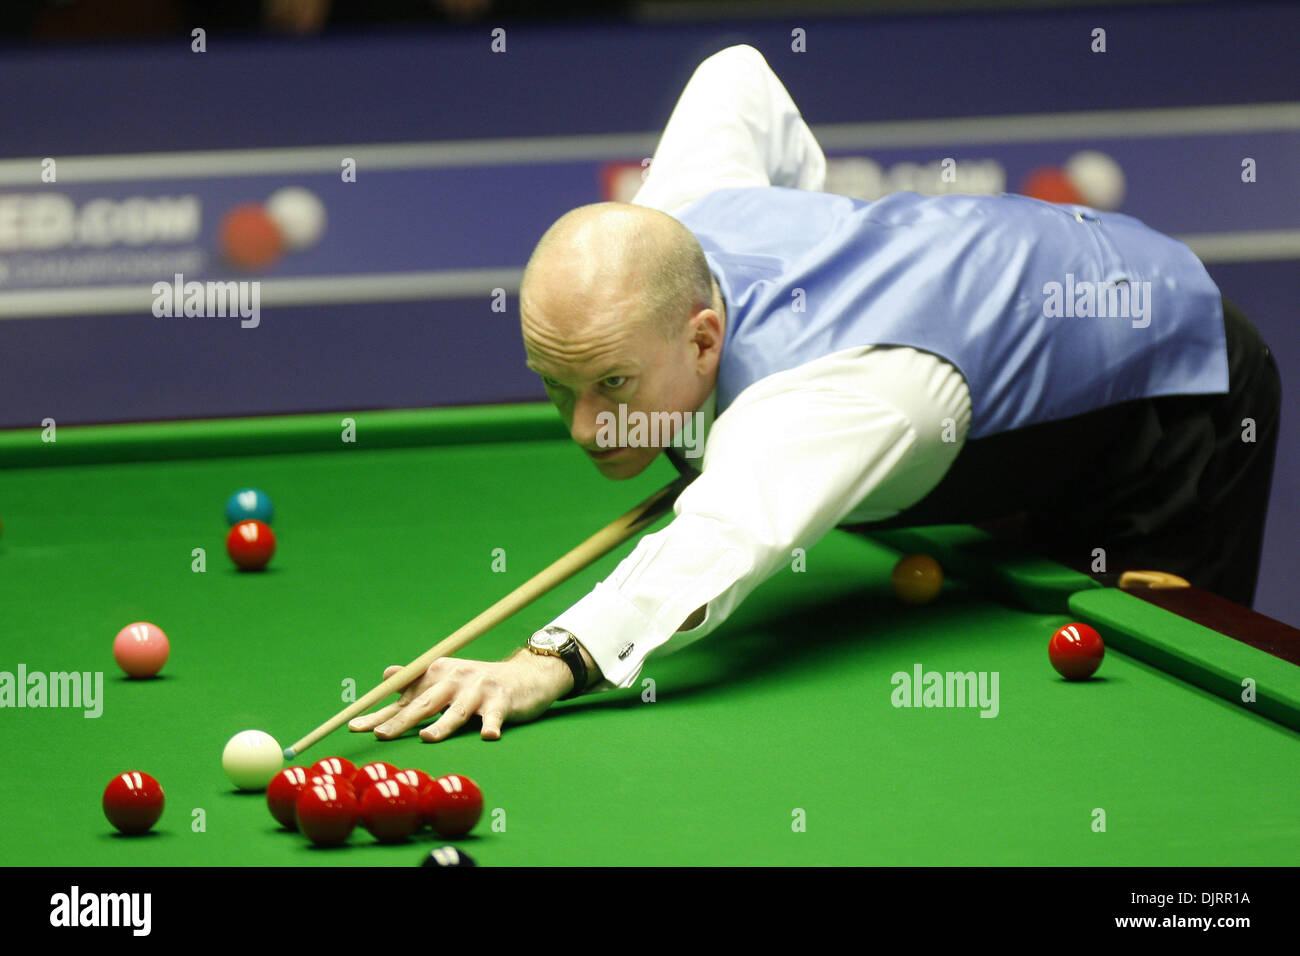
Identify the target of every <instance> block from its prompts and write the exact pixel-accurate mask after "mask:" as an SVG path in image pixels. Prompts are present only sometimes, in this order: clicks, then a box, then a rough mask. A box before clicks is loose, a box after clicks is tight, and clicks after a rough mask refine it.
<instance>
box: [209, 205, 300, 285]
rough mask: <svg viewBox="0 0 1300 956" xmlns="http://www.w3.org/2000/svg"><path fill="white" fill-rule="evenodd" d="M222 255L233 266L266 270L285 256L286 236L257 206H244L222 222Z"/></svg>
mask: <svg viewBox="0 0 1300 956" xmlns="http://www.w3.org/2000/svg"><path fill="white" fill-rule="evenodd" d="M219 238H220V242H221V252H222V254H223V255H224V256H225V257H226V259H227V261H229V262H230V263H231V264H232V265H235V266H239V267H240V268H243V269H265V268H267V267H268V266H271V265H273V264H274V263H275V262H276V260H278V259H279V258H280V256H282V255H283V254H284V233H283V232H282V231H281V230H280V227H279V226H278V225H276V222H275V220H274V219H272V218H271V215H270V213H268V212H267V211H266V209H264V208H263V207H262V206H261V205H259V204H258V203H244V204H242V205H239V206H236V207H235V208H234V209H232V210H230V211H229V212H228V213H226V214H225V216H223V217H222V219H221V230H220V237H219Z"/></svg>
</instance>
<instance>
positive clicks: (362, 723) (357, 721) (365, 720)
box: [348, 664, 419, 732]
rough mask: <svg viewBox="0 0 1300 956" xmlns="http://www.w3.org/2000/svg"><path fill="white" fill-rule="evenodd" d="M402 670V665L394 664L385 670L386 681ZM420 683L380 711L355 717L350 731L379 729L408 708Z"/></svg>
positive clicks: (350, 725) (349, 724)
mask: <svg viewBox="0 0 1300 956" xmlns="http://www.w3.org/2000/svg"><path fill="white" fill-rule="evenodd" d="M401 669H402V666H401V665H400V664H392V665H390V666H389V667H386V668H384V680H388V678H390V677H392V676H393V675H394V674H396V673H397V672H398V671H400V670H401ZM418 683H419V681H415V682H414V683H412V684H410V685H409V686H408V687H407V688H406V689H405V690H403V691H402V695H401V696H400V697H398V698H397V700H395V701H394V702H393V703H391V704H388V705H387V706H384V707H381V708H379V710H376V711H374V712H373V713H369V714H362V715H361V716H360V717H353V718H352V719H351V720H349V721H348V730H351V731H354V732H364V731H367V730H373V729H374V728H375V727H378V726H379V725H380V724H382V723H383V722H384V721H386V720H388V718H390V717H392V716H393V714H395V713H397V712H398V711H399V710H401V709H402V708H403V707H405V706H406V703H407V701H409V700H410V699H411V695H412V694H414V693H415V686H416V684H418Z"/></svg>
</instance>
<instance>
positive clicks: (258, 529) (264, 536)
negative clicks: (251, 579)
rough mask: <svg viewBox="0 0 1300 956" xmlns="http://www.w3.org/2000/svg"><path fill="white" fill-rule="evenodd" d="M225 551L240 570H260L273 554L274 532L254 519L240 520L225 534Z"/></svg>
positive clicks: (268, 526)
mask: <svg viewBox="0 0 1300 956" xmlns="http://www.w3.org/2000/svg"><path fill="white" fill-rule="evenodd" d="M226 553H227V554H229V555H230V560H231V561H234V562H235V564H237V565H239V568H240V570H242V571H260V570H262V569H263V568H264V567H266V565H267V563H268V562H269V561H270V560H271V555H273V554H275V532H274V531H272V530H271V526H270V525H268V524H265V523H264V522H261V521H257V520H255V519H249V520H248V521H241V522H239V524H237V525H235V526H234V527H233V528H231V529H230V533H229V534H227V535H226Z"/></svg>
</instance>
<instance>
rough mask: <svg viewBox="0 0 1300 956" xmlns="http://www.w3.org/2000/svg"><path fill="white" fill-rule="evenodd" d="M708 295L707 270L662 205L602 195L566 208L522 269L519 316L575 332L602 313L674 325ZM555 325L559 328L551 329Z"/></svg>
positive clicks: (687, 234) (667, 328)
mask: <svg viewBox="0 0 1300 956" xmlns="http://www.w3.org/2000/svg"><path fill="white" fill-rule="evenodd" d="M712 302H713V276H712V275H711V274H710V272H709V265H708V262H707V261H706V260H705V258H704V251H703V250H702V249H701V248H700V244H699V242H698V241H697V240H696V238H695V236H693V235H692V234H691V231H690V230H689V229H687V228H686V227H685V226H683V225H682V224H681V223H680V222H678V221H677V220H676V219H674V218H673V217H672V216H669V215H667V214H666V213H662V212H659V211H658V210H656V209H650V208H648V207H646V206H636V205H633V204H631V203H620V202H602V203H593V204H592V205H589V206H579V207H578V208H577V209H574V210H572V211H570V212H568V213H565V214H564V215H563V216H561V217H560V218H559V219H557V220H556V221H555V223H554V224H553V225H552V226H551V227H550V228H549V229H547V230H546V232H545V233H544V234H543V235H542V238H541V239H540V240H539V241H538V243H537V247H536V248H535V249H534V250H533V254H532V256H531V257H530V258H529V260H528V265H527V266H526V267H525V269H524V278H523V284H522V287H521V289H520V304H521V312H522V313H523V315H524V318H525V321H527V320H528V319H529V318H532V317H537V318H540V317H543V316H544V317H546V318H547V319H548V320H549V321H550V322H552V323H559V322H563V323H564V324H565V325H566V326H568V328H567V329H566V331H568V332H571V333H580V332H581V331H582V330H583V328H584V327H585V326H587V325H588V324H589V323H592V322H596V321H600V320H601V319H602V318H604V319H607V320H610V321H621V322H648V323H651V324H653V325H655V326H657V327H658V328H659V329H660V331H662V332H663V334H664V335H672V334H675V333H676V332H677V331H679V330H680V329H681V328H682V326H683V325H684V324H685V323H686V320H687V319H688V318H689V317H690V316H691V315H692V314H693V313H694V312H696V311H697V310H699V309H702V308H707V307H708V306H709V305H710V304H712ZM557 331H558V330H557Z"/></svg>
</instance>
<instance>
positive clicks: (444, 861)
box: [420, 845, 478, 869]
mask: <svg viewBox="0 0 1300 956" xmlns="http://www.w3.org/2000/svg"><path fill="white" fill-rule="evenodd" d="M420 866H432V867H438V868H440V869H441V868H443V867H448V866H478V864H477V863H475V862H474V858H473V857H472V856H470V855H469V854H468V853H462V852H461V851H460V850H458V849H456V848H455V847H454V846H450V845H448V846H436V847H434V848H433V849H432V850H430V851H429V854H428V856H426V857H425V858H424V862H423V863H421V864H420Z"/></svg>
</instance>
